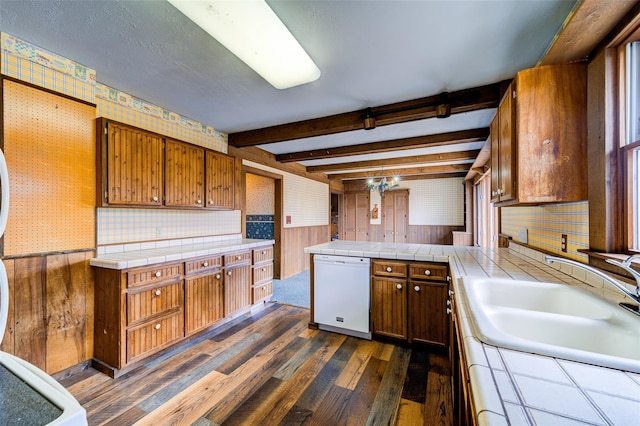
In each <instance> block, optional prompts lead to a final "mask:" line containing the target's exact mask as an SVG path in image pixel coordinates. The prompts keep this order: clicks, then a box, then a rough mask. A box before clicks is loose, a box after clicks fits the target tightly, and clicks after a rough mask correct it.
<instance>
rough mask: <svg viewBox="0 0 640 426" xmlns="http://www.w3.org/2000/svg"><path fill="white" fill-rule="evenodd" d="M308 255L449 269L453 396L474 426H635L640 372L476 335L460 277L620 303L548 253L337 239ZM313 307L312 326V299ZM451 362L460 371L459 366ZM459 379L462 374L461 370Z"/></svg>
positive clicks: (589, 276)
mask: <svg viewBox="0 0 640 426" xmlns="http://www.w3.org/2000/svg"><path fill="white" fill-rule="evenodd" d="M305 252H306V253H309V254H311V255H312V257H313V256H315V255H320V254H321V255H339V256H352V257H368V258H370V259H372V260H373V259H388V260H396V261H400V262H445V263H447V264H448V265H449V268H450V274H451V281H450V286H451V290H452V291H453V295H452V298H453V302H454V303H453V305H454V309H453V317H451V318H450V319H451V324H452V325H454V327H455V329H457V330H458V336H457V339H456V338H454V339H453V340H452V342H451V344H452V345H454V349H457V350H456V351H450V353H452V355H453V357H452V359H454V358H455V359H458V360H459V365H458V367H459V368H458V370H459V371H460V376H461V377H462V378H463V380H461V381H458V383H459V384H460V386H459V388H460V389H454V398H456V399H458V401H459V402H460V403H461V406H462V409H463V410H464V409H465V403H467V404H469V405H468V407H469V411H470V413H469V414H470V417H472V418H471V419H470V421H471V422H472V424H478V425H509V424H511V425H529V424H554V425H561V424H572V425H578V424H584V425H587V424H589V425H593V424H602V425H628V424H635V422H636V420H637V418H636V417H637V412H638V410H639V409H640V375H639V374H636V373H630V372H625V371H620V370H615V369H609V368H603V367H597V366H593V365H589V364H583V363H579V362H573V361H567V360H563V359H559V358H553V357H547V356H541V355H536V354H531V353H525V352H519V351H514V350H509V349H504V348H499V347H495V346H491V345H488V344H485V343H482V342H481V341H480V340H478V339H477V338H476V336H475V335H474V332H473V331H472V325H471V323H470V318H469V312H468V311H467V309H468V307H467V306H465V304H464V303H463V302H464V300H463V299H462V298H461V292H462V287H461V283H460V278H461V277H463V276H468V275H472V276H480V277H494V278H503V279H504V278H507V279H513V280H530V281H544V282H556V283H563V284H567V285H572V286H578V287H581V288H584V289H587V290H589V291H591V292H593V293H596V294H598V295H599V296H601V297H602V296H604V297H606V298H607V299H611V300H616V301H617V300H621V298H620V297H619V295H618V293H616V292H614V291H612V290H610V289H609V287H605V284H604V283H603V281H602V279H601V278H598V277H596V276H594V275H592V274H591V273H589V272H585V271H584V270H583V269H580V268H573V267H571V266H568V265H562V266H560V265H558V264H551V265H550V264H547V263H545V262H544V261H543V258H544V255H543V254H542V253H540V252H537V251H535V250H532V249H530V248H528V247H525V246H521V245H518V244H515V243H511V244H510V247H509V248H500V249H489V248H479V247H457V246H442V245H421V244H385V243H368V242H355V241H353V242H352V241H333V242H330V243H325V244H320V245H316V246H312V247H307V248H306V249H305ZM311 263H312V264H313V259H312V262H311ZM312 285H313V283H312ZM311 294H313V289H312V291H311ZM311 307H312V313H311V315H312V317H311V323H312V324H313V300H312V301H311ZM456 341H457V342H458V343H459V345H458V347H457V348H456V347H455V346H456ZM456 352H457V353H456ZM452 364H453V367H452V368H454V369H456V367H457V366H456V363H455V362H453V363H452ZM453 375H454V378H455V377H456V376H457V374H456V372H455V371H453ZM467 383H468V384H467ZM456 387H457V386H456V385H455V383H454V388H456ZM465 395H468V398H465ZM465 400H466V401H465Z"/></svg>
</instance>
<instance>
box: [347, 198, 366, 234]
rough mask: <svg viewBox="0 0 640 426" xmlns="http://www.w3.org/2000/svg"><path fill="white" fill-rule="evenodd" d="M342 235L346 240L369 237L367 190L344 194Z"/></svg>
mask: <svg viewBox="0 0 640 426" xmlns="http://www.w3.org/2000/svg"><path fill="white" fill-rule="evenodd" d="M344 216H345V218H344V236H343V238H344V239H345V240H348V241H368V239H369V192H368V191H360V192H347V193H345V194H344Z"/></svg>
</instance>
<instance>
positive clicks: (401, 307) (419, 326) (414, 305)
mask: <svg viewBox="0 0 640 426" xmlns="http://www.w3.org/2000/svg"><path fill="white" fill-rule="evenodd" d="M371 272H372V276H371V329H372V332H373V334H374V335H378V336H384V337H391V338H394V339H401V340H406V341H408V342H410V343H413V342H418V343H427V344H431V345H437V346H445V347H446V346H448V345H449V315H448V312H447V307H448V304H449V300H448V299H449V275H448V265H446V264H444V263H443V264H439V263H423V262H415V263H409V264H407V263H405V262H399V261H386V260H382V259H375V260H372V262H371Z"/></svg>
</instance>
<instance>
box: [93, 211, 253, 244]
mask: <svg viewBox="0 0 640 426" xmlns="http://www.w3.org/2000/svg"><path fill="white" fill-rule="evenodd" d="M240 213H241V212H240V211H239V210H233V211H199V210H167V209H131V208H126V209H125V208H112V207H110V208H98V209H97V245H98V246H101V245H107V244H124V243H132V242H145V241H155V240H169V239H176V238H192V237H203V236H215V235H229V234H239V233H241V232H242V230H241V228H242V224H241V216H240Z"/></svg>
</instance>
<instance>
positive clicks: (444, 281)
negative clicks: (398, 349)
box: [408, 263, 450, 347]
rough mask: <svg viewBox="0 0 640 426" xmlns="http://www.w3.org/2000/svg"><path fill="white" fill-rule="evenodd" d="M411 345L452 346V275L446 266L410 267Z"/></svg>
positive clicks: (423, 265) (414, 264)
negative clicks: (450, 278)
mask: <svg viewBox="0 0 640 426" xmlns="http://www.w3.org/2000/svg"><path fill="white" fill-rule="evenodd" d="M408 292H409V342H421V343H429V344H432V345H438V346H445V347H446V346H448V345H449V315H448V312H447V307H448V305H449V303H450V302H449V275H448V267H447V265H445V264H424V263H412V264H410V265H409V291H408Z"/></svg>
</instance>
